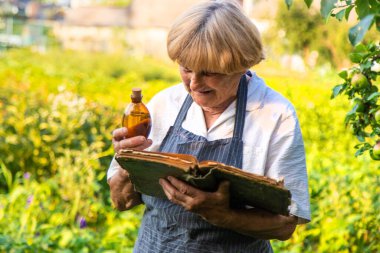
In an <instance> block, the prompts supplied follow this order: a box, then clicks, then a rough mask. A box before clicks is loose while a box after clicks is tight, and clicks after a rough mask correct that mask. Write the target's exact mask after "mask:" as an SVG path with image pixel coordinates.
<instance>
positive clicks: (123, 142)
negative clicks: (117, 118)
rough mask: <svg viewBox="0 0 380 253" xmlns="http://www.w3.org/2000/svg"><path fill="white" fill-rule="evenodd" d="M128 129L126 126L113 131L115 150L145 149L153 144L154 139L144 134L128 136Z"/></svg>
mask: <svg viewBox="0 0 380 253" xmlns="http://www.w3.org/2000/svg"><path fill="white" fill-rule="evenodd" d="M127 133H128V129H127V128H126V127H121V128H117V129H115V130H114V131H113V132H112V144H113V149H114V150H115V152H118V151H119V150H121V149H135V150H144V149H146V148H148V147H150V146H151V145H152V140H151V139H147V138H145V137H144V136H142V135H140V136H135V137H131V138H127Z"/></svg>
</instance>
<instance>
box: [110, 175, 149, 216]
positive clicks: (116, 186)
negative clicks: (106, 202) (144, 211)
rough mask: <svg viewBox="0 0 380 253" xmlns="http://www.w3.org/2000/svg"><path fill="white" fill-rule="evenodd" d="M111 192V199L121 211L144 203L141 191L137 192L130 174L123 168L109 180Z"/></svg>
mask: <svg viewBox="0 0 380 253" xmlns="http://www.w3.org/2000/svg"><path fill="white" fill-rule="evenodd" d="M108 184H109V186H110V192H111V200H112V203H113V204H114V206H115V207H116V208H117V209H118V210H119V211H125V210H128V209H131V208H132V207H134V206H136V205H139V204H141V203H142V201H141V195H140V193H138V192H136V191H135V189H134V187H133V184H132V183H131V180H130V179H129V174H128V172H127V171H125V170H123V169H121V168H120V169H119V170H118V171H117V173H116V174H115V175H114V176H112V177H111V178H110V179H109V180H108Z"/></svg>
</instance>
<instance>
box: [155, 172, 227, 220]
mask: <svg viewBox="0 0 380 253" xmlns="http://www.w3.org/2000/svg"><path fill="white" fill-rule="evenodd" d="M159 183H160V185H161V186H162V189H163V190H164V192H165V194H166V196H167V197H168V199H169V200H170V201H171V202H173V203H175V204H178V205H181V206H183V207H184V208H185V209H186V210H188V211H191V212H194V213H197V214H198V215H200V216H201V217H202V218H203V219H205V220H206V221H208V222H209V223H211V224H214V225H216V226H223V225H224V224H225V223H226V222H227V220H226V219H227V218H228V217H229V215H227V213H228V212H229V211H230V193H229V182H228V181H224V182H221V183H220V184H219V187H218V189H217V191H215V192H205V191H202V190H199V189H197V188H195V187H192V186H191V185H189V184H187V183H185V182H183V181H181V180H179V179H176V178H174V177H170V176H169V177H168V178H167V179H162V178H161V179H160V181H159Z"/></svg>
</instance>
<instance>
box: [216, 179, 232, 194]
mask: <svg viewBox="0 0 380 253" xmlns="http://www.w3.org/2000/svg"><path fill="white" fill-rule="evenodd" d="M217 192H219V193H221V194H223V195H228V194H230V182H229V181H222V182H221V183H220V184H219V186H218V190H217Z"/></svg>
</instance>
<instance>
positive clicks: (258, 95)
mask: <svg viewBox="0 0 380 253" xmlns="http://www.w3.org/2000/svg"><path fill="white" fill-rule="evenodd" d="M251 73H252V77H251V78H250V80H249V83H248V94H247V96H248V97H247V107H246V111H254V110H256V109H258V108H260V107H262V106H263V102H264V97H265V91H266V89H265V87H266V85H265V83H264V80H263V79H261V78H260V77H258V76H257V75H256V73H255V72H253V71H251Z"/></svg>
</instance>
